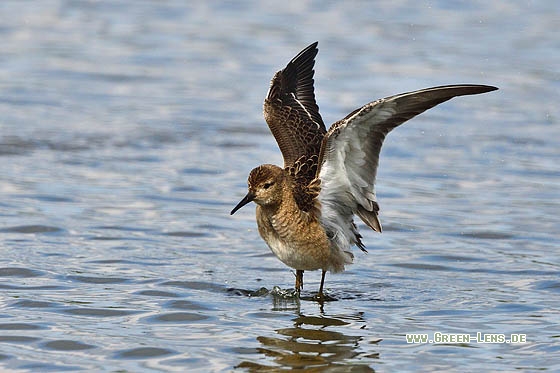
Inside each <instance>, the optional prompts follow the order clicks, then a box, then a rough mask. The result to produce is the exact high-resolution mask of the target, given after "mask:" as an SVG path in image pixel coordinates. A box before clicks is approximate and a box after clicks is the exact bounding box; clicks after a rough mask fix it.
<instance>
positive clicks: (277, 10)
mask: <svg viewBox="0 0 560 373" xmlns="http://www.w3.org/2000/svg"><path fill="white" fill-rule="evenodd" d="M559 16H560V10H559V7H558V5H557V4H556V3H555V2H552V1H548V2H544V1H543V2H536V1H535V2H531V1H529V2H527V1H510V2H505V3H504V2H488V1H475V2H447V1H392V2H374V3H371V2H365V1H364V2H362V1H346V2H340V3H336V2H302V1H290V0H289V1H282V2H258V1H254V2H252V1H242V2H233V3H232V2H224V3H219V2H196V1H195V2H184V1H173V0H171V1H119V2H113V1H71V0H68V1H63V0H47V1H25V2H23V1H16V0H4V1H2V2H1V3H0V38H1V40H2V53H0V113H1V115H0V162H1V164H2V166H1V172H0V245H1V246H0V250H1V251H0V253H1V255H0V289H1V290H0V291H1V292H0V307H1V313H0V370H22V371H74V370H84V371H135V372H136V371H179V372H181V371H187V370H199V371H231V370H233V369H237V370H238V371H255V370H259V369H263V368H269V369H275V368H286V369H290V368H293V369H300V370H302V371H303V370H305V369H314V371H329V372H330V371H350V370H351V371H373V370H377V371H411V370H414V371H417V370H420V371H432V370H455V371H496V370H509V371H514V370H518V371H533V370H549V371H558V370H560V327H559V325H560V277H559V274H560V260H559V259H560V258H559V254H558V250H559V246H560V234H559V227H560V217H559V216H560V214H559V212H560V202H559V201H560V166H559V164H560V150H559V149H560V148H559V139H560V129H559V128H560V127H559V125H560V111H559V109H558V102H560V97H559V91H560V84H559V80H560V79H559V77H560V76H559V70H558V66H559V65H558V63H557V62H558V61H559V59H560V34H559V31H558V30H560V24H559V22H558V20H559V19H560V18H559ZM315 40H319V48H320V52H319V56H318V62H317V65H316V87H317V89H316V93H317V98H318V103H319V105H320V106H321V112H322V114H323V118H324V119H325V122H327V123H332V122H334V121H335V120H337V119H339V118H342V117H343V116H345V115H346V114H347V113H348V112H350V111H351V110H353V109H354V108H356V107H358V106H360V105H362V104H364V103H366V102H368V101H370V100H373V99H377V98H379V97H383V96H388V95H391V94H395V93H399V92H405V91H410V90H414V89H419V88H424V87H428V86H433V85H441V84H449V83H483V84H491V85H496V86H498V87H500V90H499V91H496V92H492V93H489V94H485V95H480V96H471V97H461V98H457V99H454V100H452V101H450V102H447V103H445V104H442V105H441V106H439V107H437V108H435V109H432V110H430V111H429V112H427V113H425V114H423V115H421V116H419V117H417V118H415V119H414V120H412V121H411V122H409V123H407V124H405V125H404V126H402V127H400V128H398V129H397V130H395V132H393V133H391V134H390V135H389V137H388V138H387V141H386V142H385V146H384V149H383V152H382V157H381V158H382V159H381V166H380V169H379V174H378V185H377V188H378V198H379V202H380V206H381V220H382V222H383V224H384V228H385V230H384V232H383V234H381V235H380V234H377V233H375V232H373V231H370V230H368V229H366V227H365V226H360V228H361V231H362V233H363V235H364V243H365V244H366V246H367V247H368V250H369V254H362V253H361V252H359V250H356V252H355V254H356V263H355V264H354V265H352V266H350V267H349V268H348V271H347V272H345V273H343V274H336V275H331V274H328V275H327V283H326V286H327V292H328V294H329V296H330V297H332V298H334V299H336V300H335V301H330V302H326V303H325V304H323V305H322V306H321V305H320V304H319V303H317V302H315V301H313V300H312V296H313V294H314V292H316V290H317V288H318V285H319V280H320V274H319V273H318V272H315V273H313V272H309V273H306V284H305V285H306V286H305V288H304V292H303V294H302V299H301V300H298V299H296V298H294V297H293V296H291V289H292V287H293V282H294V275H293V273H292V271H291V270H290V269H289V268H287V267H285V266H284V265H283V264H282V263H280V262H279V261H278V260H277V259H276V258H275V257H273V256H272V254H271V253H270V252H269V250H268V248H267V247H266V245H265V244H264V242H263V241H262V240H261V239H260V238H259V237H258V233H257V231H256V224H255V221H254V209H253V208H252V207H246V208H244V209H243V210H241V211H240V212H238V213H237V214H236V215H235V216H233V217H231V216H229V211H230V210H231V208H232V207H233V206H234V205H235V204H236V203H237V202H238V201H239V199H240V198H241V197H242V196H243V195H244V194H245V188H246V176H247V173H248V171H249V170H250V169H251V168H253V167H254V166H256V165H258V164H260V163H276V164H281V156H280V152H279V151H278V149H277V147H276V144H275V142H274V139H273V138H272V136H271V135H270V134H269V132H268V128H267V127H266V124H265V123H264V120H263V119H262V114H261V108H262V100H263V98H264V95H265V94H266V91H267V89H268V84H269V79H270V78H271V76H272V74H273V73H274V71H276V70H277V69H279V68H281V67H283V66H284V64H285V63H286V62H287V61H288V60H289V59H290V58H291V57H292V56H294V55H295V54H296V53H297V52H298V51H299V50H300V49H302V48H303V47H305V46H306V45H308V44H309V43H311V42H313V41H315ZM435 332H442V333H462V334H470V335H471V336H472V337H473V340H471V341H469V342H461V343H458V342H449V343H439V344H434V343H416V344H407V341H406V334H409V333H426V334H428V335H429V337H430V338H432V337H433V336H434V333H435ZM477 333H482V335H487V334H490V333H497V334H504V335H505V336H507V338H508V339H509V337H510V335H511V334H512V333H517V334H525V335H526V339H527V342H526V343H518V344H511V343H510V344H507V343H480V342H478V341H476V340H474V337H475V336H476V335H477Z"/></svg>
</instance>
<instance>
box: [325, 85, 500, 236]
mask: <svg viewBox="0 0 560 373" xmlns="http://www.w3.org/2000/svg"><path fill="white" fill-rule="evenodd" d="M496 89H497V88H496V87H491V86H484V85H450V86H441V87H433V88H427V89H422V90H419V91H414V92H408V93H403V94H399V95H395V96H391V97H387V98H383V99H380V100H377V101H373V102H371V103H369V104H367V105H364V106H363V107H361V108H359V109H357V110H355V111H353V112H352V113H350V114H349V115H348V116H346V118H344V119H342V120H340V121H338V122H336V123H335V124H334V125H333V126H332V127H331V128H330V129H329V132H328V133H327V135H326V136H325V138H324V140H323V144H322V148H321V154H320V160H319V169H318V177H319V179H320V180H321V191H320V192H319V196H318V198H319V201H320V203H321V215H322V218H321V219H322V223H323V226H324V227H325V229H326V230H327V233H328V234H329V235H330V236H336V239H337V240H339V242H338V244H339V245H347V246H342V247H348V246H349V245H351V244H359V235H358V236H356V234H357V231H356V229H355V227H354V224H353V219H352V218H353V215H354V214H357V215H358V216H359V217H360V218H361V219H362V220H363V222H364V223H365V224H367V225H368V226H369V227H370V228H372V229H374V230H376V231H378V232H381V224H380V223H379V219H378V216H377V215H378V211H379V206H378V205H377V202H376V198H375V189H374V184H375V177H376V174H377V166H378V164H379V152H380V151H381V145H382V144H383V140H384V139H385V136H386V135H387V134H388V133H389V131H391V130H392V129H393V128H395V127H397V126H399V125H400V124H402V123H404V122H406V121H407V120H409V119H411V118H413V117H414V116H416V115H418V114H420V113H422V112H424V111H426V110H428V109H430V108H432V107H434V106H436V105H438V104H441V103H442V102H445V101H447V100H449V99H451V98H453V97H455V96H463V95H473V94H479V93H485V92H489V91H493V90H496Z"/></svg>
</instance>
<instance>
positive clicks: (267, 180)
mask: <svg viewBox="0 0 560 373" xmlns="http://www.w3.org/2000/svg"><path fill="white" fill-rule="evenodd" d="M317 44H318V43H317V42H315V43H313V44H311V45H310V46H308V47H307V48H305V49H304V50H303V51H301V52H300V53H299V54H298V55H297V56H296V57H294V59H292V60H291V61H290V62H289V63H288V65H287V66H286V67H285V68H284V69H283V70H281V71H278V72H277V73H276V74H275V75H274V77H273V78H272V81H271V84H270V89H269V91H268V95H267V96H266V99H265V101H264V117H265V119H266V122H267V124H268V126H269V128H270V131H271V132H272V134H273V135H274V138H275V139H276V141H277V143H278V146H279V147H280V151H281V152H282V156H283V158H284V167H283V168H280V167H278V166H275V165H271V164H264V165H261V166H258V167H257V168H255V169H253V170H252V171H251V173H250V174H249V179H248V187H249V192H248V193H247V195H246V196H245V197H244V198H243V199H242V200H241V201H240V202H239V204H238V205H237V206H235V208H234V209H233V210H232V211H231V214H234V213H235V212H236V211H237V210H238V209H240V208H241V207H243V206H244V205H246V204H248V203H249V202H251V201H253V202H255V203H256V204H257V210H256V215H257V225H258V228H259V233H260V235H261V237H262V238H263V239H264V240H265V241H266V243H267V244H268V246H269V247H270V249H271V250H272V252H273V253H274V254H275V255H276V256H277V257H278V259H280V260H281V261H282V262H283V263H284V264H286V265H287V266H289V267H292V268H294V269H296V284H295V288H296V291H297V292H298V293H299V292H300V290H301V289H302V288H303V271H306V270H318V269H320V270H322V277H321V285H320V288H319V293H318V294H317V297H318V298H319V299H323V285H324V281H325V273H326V271H331V272H341V271H343V270H344V266H345V265H346V264H351V263H352V261H353V257H354V256H353V254H352V252H351V246H352V245H356V246H358V247H359V248H360V249H361V250H362V251H364V252H365V251H366V250H365V247H364V245H363V244H362V241H361V237H362V236H361V235H360V233H359V232H358V229H357V227H356V224H355V223H354V215H358V217H359V218H360V219H361V220H362V221H363V222H364V223H365V224H366V225H367V226H369V227H370V228H371V229H373V230H375V231H377V232H381V224H380V222H379V217H378V214H379V206H378V204H377V201H376V198H375V189H374V185H375V176H376V173H377V166H378V163H379V152H380V150H381V145H382V144H383V140H384V139H385V136H386V135H387V134H388V133H389V131H391V130H392V129H393V128H395V127H397V126H399V125H400V124H402V123H404V122H406V121H407V120H409V119H411V118H412V117H414V116H416V115H418V114H420V113H422V112H424V111H425V110H428V109H430V108H432V107H434V106H436V105H438V104H441V103H442V102H445V101H447V100H449V99H451V98H453V97H455V96H464V95H474V94H479V93H485V92H490V91H494V90H496V89H497V88H496V87H492V86H487V85H473V84H460V85H448V86H441V87H433V88H426V89H421V90H419V91H414V92H408V93H402V94H399V95H395V96H391V97H386V98H383V99H379V100H377V101H373V102H370V103H369V104H366V105H364V106H362V107H361V108H359V109H356V110H354V111H353V112H351V113H350V114H348V115H347V116H346V117H345V118H343V119H341V120H339V121H338V122H336V123H334V124H333V125H332V126H331V127H330V129H329V131H328V132H327V130H326V128H325V124H324V123H323V119H322V118H321V115H320V114H319V107H318V106H317V103H316V102H315V93H314V88H313V83H314V80H313V74H314V70H313V66H314V64H315V56H316V55H317V52H318V49H317Z"/></svg>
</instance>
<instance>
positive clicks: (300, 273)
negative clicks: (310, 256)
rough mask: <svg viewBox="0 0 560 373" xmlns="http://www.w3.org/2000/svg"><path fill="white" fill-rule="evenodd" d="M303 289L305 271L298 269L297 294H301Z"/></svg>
mask: <svg viewBox="0 0 560 373" xmlns="http://www.w3.org/2000/svg"><path fill="white" fill-rule="evenodd" d="M301 289H303V270H302V269H296V292H297V293H298V294H299V293H300V292H301Z"/></svg>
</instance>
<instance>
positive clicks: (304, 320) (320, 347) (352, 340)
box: [237, 297, 381, 372]
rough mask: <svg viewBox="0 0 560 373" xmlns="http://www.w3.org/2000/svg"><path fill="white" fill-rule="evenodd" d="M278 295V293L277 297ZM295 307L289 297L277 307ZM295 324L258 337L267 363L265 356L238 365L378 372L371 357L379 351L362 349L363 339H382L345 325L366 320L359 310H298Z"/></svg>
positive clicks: (259, 368)
mask: <svg viewBox="0 0 560 373" xmlns="http://www.w3.org/2000/svg"><path fill="white" fill-rule="evenodd" d="M275 298H276V297H275ZM280 303H284V305H285V306H288V307H292V306H295V303H294V302H292V304H291V305H290V302H289V301H287V300H284V301H280V300H279V304H275V305H274V306H275V307H278V306H281V304H280ZM293 322H294V325H293V327H290V328H280V329H276V330H275V332H276V335H274V336H260V337H257V340H258V341H259V343H260V344H261V346H260V347H258V348H257V351H258V352H259V353H260V354H262V355H264V357H266V360H267V362H270V364H266V363H264V362H263V359H262V358H259V359H258V361H243V362H241V363H240V364H239V365H238V366H237V368H245V369H247V370H248V371H263V370H264V371H274V370H279V369H280V370H283V369H296V370H299V369H305V371H313V372H321V371H333V369H334V371H338V370H339V369H341V371H345V372H348V371H351V372H354V371H356V372H374V369H373V368H371V366H370V364H368V362H369V363H371V359H377V358H379V354H378V353H373V354H372V353H371V350H370V351H369V352H368V353H367V355H366V354H365V353H364V352H363V351H361V350H362V349H360V344H361V343H374V344H375V343H378V342H380V341H381V339H378V340H375V341H367V342H365V341H364V338H363V337H362V336H360V335H347V334H345V333H344V330H343V329H344V327H345V326H348V325H351V324H355V323H356V322H363V323H364V326H365V320H364V319H363V314H362V313H361V312H360V313H357V314H354V315H350V316H336V317H334V316H326V315H323V314H321V316H305V315H301V314H299V312H298V315H297V317H296V318H294V319H293Z"/></svg>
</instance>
